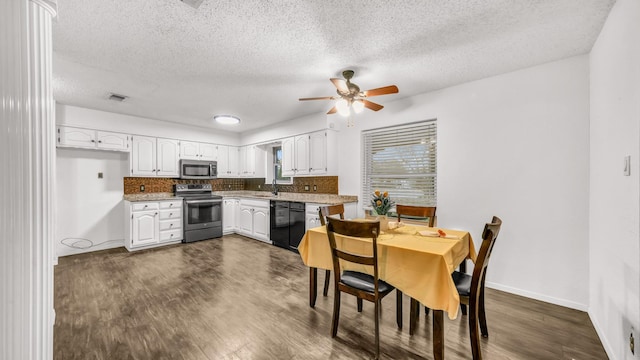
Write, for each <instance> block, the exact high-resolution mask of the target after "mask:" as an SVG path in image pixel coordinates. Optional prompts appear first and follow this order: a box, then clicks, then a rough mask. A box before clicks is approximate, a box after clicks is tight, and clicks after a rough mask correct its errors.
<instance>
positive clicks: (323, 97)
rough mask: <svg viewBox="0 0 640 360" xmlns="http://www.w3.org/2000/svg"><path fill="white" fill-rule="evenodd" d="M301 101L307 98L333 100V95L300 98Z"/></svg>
mask: <svg viewBox="0 0 640 360" xmlns="http://www.w3.org/2000/svg"><path fill="white" fill-rule="evenodd" d="M298 100H299V101H307V100H333V96H322V97H312V98H300V99H298Z"/></svg>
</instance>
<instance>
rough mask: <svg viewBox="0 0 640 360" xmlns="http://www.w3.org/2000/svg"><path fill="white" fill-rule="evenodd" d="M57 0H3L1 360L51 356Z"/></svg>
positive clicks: (0, 66) (0, 37)
mask: <svg viewBox="0 0 640 360" xmlns="http://www.w3.org/2000/svg"><path fill="white" fill-rule="evenodd" d="M56 11H57V4H56V1H55V0H54V1H47V0H1V1H0V108H1V110H0V126H1V128H0V185H2V186H1V187H0V359H19V360H22V359H29V360H31V359H34V360H35V359H38V360H39V359H51V358H52V357H53V319H54V316H53V234H54V232H53V224H54V222H53V209H54V206H53V205H54V204H53V196H54V194H53V190H54V187H53V181H54V178H55V171H54V170H55V141H54V135H55V134H54V128H55V121H54V101H53V95H52V91H51V55H52V54H51V52H52V46H51V21H52V18H53V17H55V16H56Z"/></svg>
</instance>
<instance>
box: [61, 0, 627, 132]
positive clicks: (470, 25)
mask: <svg viewBox="0 0 640 360" xmlns="http://www.w3.org/2000/svg"><path fill="white" fill-rule="evenodd" d="M614 2H615V1H614V0H537V1H536V0H519V1H518V0H447V1H428V0H423V1H418V0H415V1H408V0H404V1H399V0H393V1H388V0H387V1H377V0H375V1H374V0H369V1H365V0H352V1H344V0H317V1H303V0H288V1H287V0H271V1H269V0H243V1H237V0H204V2H202V4H201V6H200V7H199V8H198V9H194V8H193V7H191V6H188V5H186V4H183V3H182V2H180V1H179V0H147V1H142V0H128V1H123V0H60V1H59V13H58V14H59V15H58V19H57V21H56V22H55V23H54V25H53V30H54V32H53V48H54V57H53V58H54V64H53V65H54V68H53V74H54V83H53V84H54V97H55V98H56V100H57V101H58V102H60V103H64V104H70V105H77V106H82V107H87V108H93V109H98V110H105V111H111V112H117V113H123V114H130V115H137V116H142V117H149V118H153V119H160V120H166V121H173V122H178V123H185V124H192V125H197V126H203V127H211V128H219V129H225V130H229V131H238V132H243V131H247V130H251V129H256V128H260V127H263V126H266V125H269V124H272V123H275V122H279V121H284V120H290V119H293V118H297V117H300V116H304V115H308V114H312V113H320V112H326V111H327V110H328V109H329V108H331V106H332V104H331V102H329V101H308V102H299V101H298V98H300V97H314V96H331V95H335V88H334V87H333V85H332V84H331V82H330V81H329V78H330V77H341V75H340V74H341V71H342V70H344V69H353V70H355V71H356V74H355V76H354V78H353V80H352V81H353V82H354V83H356V84H358V85H359V86H360V87H361V88H362V89H363V90H365V89H371V88H377V87H381V86H386V85H391V84H395V85H397V86H398V88H399V89H400V93H399V94H394V95H385V96H381V97H377V98H375V99H372V100H374V101H376V102H378V103H380V104H382V105H385V103H387V102H389V101H392V100H396V99H400V98H403V97H407V96H411V95H415V94H419V93H424V92H427V91H432V90H436V89H441V88H444V87H448V86H451V85H455V84H460V83H464V82H467V81H471V80H476V79H481V78H484V77H488V76H492V75H496V74H500V73H505V72H509V71H513V70H517V69H521V68H525V67H529V66H532V65H536V64H541V63H545V62H548V61H553V60H558V59H562V58H566V57H569V56H574V55H579V54H585V53H587V52H589V51H590V49H591V47H592V46H593V43H594V42H595V39H596V38H597V36H598V34H599V32H600V30H601V28H602V25H603V23H604V21H605V19H606V17H607V15H608V13H609V10H610V9H611V7H612V5H613V3H614ZM110 92H114V93H119V94H124V95H127V96H129V97H130V98H129V99H127V100H126V101H125V102H122V103H116V102H113V101H110V100H107V97H108V95H109V93H110ZM366 111H369V110H366ZM381 111H384V109H383V110H381ZM214 114H234V115H237V116H239V117H240V118H241V119H242V123H241V124H240V125H237V126H234V127H223V126H221V125H216V124H213V123H212V121H211V117H212V115H214ZM332 116H339V115H332Z"/></svg>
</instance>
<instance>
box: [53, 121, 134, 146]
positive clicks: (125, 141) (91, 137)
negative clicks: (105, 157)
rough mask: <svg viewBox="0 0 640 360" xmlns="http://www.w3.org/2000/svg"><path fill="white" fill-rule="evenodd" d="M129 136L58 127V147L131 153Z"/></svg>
mask: <svg viewBox="0 0 640 360" xmlns="http://www.w3.org/2000/svg"><path fill="white" fill-rule="evenodd" d="M130 138H131V137H130V136H129V135H127V134H121V133H114V132H108V131H97V130H92V129H82V128H75V127H69V126H58V130H57V145H58V146H59V147H76V148H86V149H96V150H115V151H125V152H126V151H129V139H130Z"/></svg>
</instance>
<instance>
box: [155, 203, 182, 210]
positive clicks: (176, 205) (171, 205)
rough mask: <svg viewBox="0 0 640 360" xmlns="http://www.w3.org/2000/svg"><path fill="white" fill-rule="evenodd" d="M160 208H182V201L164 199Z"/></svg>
mask: <svg viewBox="0 0 640 360" xmlns="http://www.w3.org/2000/svg"><path fill="white" fill-rule="evenodd" d="M160 209H182V201H162V202H160Z"/></svg>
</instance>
